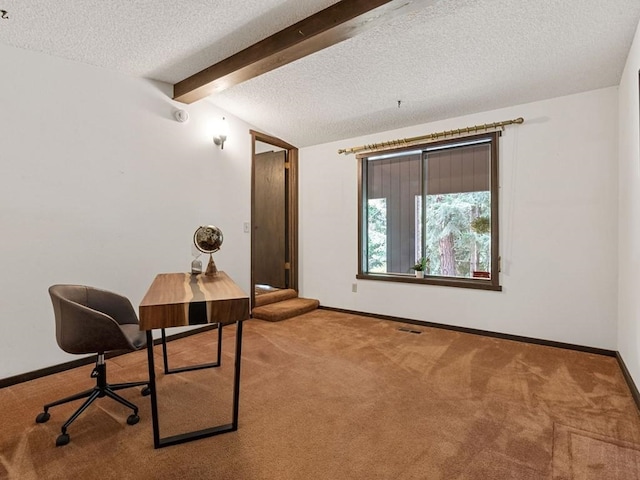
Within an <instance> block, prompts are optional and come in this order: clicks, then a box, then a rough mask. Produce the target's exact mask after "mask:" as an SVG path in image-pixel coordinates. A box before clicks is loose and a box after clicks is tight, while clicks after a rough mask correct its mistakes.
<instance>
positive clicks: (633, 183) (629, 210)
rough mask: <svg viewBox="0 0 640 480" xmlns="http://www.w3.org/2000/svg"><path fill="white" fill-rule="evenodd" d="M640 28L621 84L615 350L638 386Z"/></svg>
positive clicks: (639, 317) (639, 366)
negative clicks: (617, 311) (616, 339)
mask: <svg viewBox="0 0 640 480" xmlns="http://www.w3.org/2000/svg"><path fill="white" fill-rule="evenodd" d="M639 70H640V26H639V28H638V31H636V36H635V40H634V42H633V45H632V47H631V50H630V52H629V57H628V58H627V64H626V67H625V69H624V73H623V75H622V80H621V82H620V97H619V110H620V121H619V124H620V126H619V131H620V199H619V224H620V233H619V253H620V255H619V262H618V268H619V280H618V284H619V319H618V350H619V351H620V354H621V355H622V358H623V360H624V362H625V364H626V365H627V368H628V369H629V372H630V373H631V375H632V377H633V378H634V382H635V383H636V385H639V386H640V351H639V348H638V345H640V294H639V293H640V280H639V279H638V272H639V271H640V152H639V146H638V144H639V142H640V138H639V137H640V135H639V133H638V130H639V128H640V121H639V119H638V110H639V108H640V99H639V98H638V71H639Z"/></svg>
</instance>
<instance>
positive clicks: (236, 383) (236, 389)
mask: <svg viewBox="0 0 640 480" xmlns="http://www.w3.org/2000/svg"><path fill="white" fill-rule="evenodd" d="M243 323H244V322H236V359H235V369H234V372H233V420H232V421H231V429H232V430H233V431H236V430H237V429H238V406H239V403H240V359H241V358H242V324H243Z"/></svg>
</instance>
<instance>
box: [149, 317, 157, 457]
mask: <svg viewBox="0 0 640 480" xmlns="http://www.w3.org/2000/svg"><path fill="white" fill-rule="evenodd" d="M147 363H148V365H149V389H150V390H151V422H152V424H153V447H154V448H160V428H159V425H158V397H157V395H156V367H155V364H154V362H153V334H152V331H151V330H147Z"/></svg>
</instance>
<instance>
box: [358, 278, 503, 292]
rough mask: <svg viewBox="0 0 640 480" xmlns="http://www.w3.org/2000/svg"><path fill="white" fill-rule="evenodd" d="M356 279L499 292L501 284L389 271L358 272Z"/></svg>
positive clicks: (489, 281)
mask: <svg viewBox="0 0 640 480" xmlns="http://www.w3.org/2000/svg"><path fill="white" fill-rule="evenodd" d="M356 278H357V279H358V280H376V281H383V282H400V283H418V284H422V285H440V286H441V287H458V288H472V289H476V290H492V291H494V292H501V291H502V285H494V284H492V283H491V280H478V279H472V278H452V277H435V276H429V277H425V278H418V277H414V276H409V275H393V274H389V273H359V274H358V275H356Z"/></svg>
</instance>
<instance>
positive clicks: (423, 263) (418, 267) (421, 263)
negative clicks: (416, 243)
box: [411, 257, 429, 278]
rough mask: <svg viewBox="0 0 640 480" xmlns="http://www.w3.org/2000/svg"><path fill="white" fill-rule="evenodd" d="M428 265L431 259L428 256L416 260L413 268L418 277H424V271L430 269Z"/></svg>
mask: <svg viewBox="0 0 640 480" xmlns="http://www.w3.org/2000/svg"><path fill="white" fill-rule="evenodd" d="M428 267H429V259H428V258H426V257H420V258H419V259H418V260H416V263H415V265H414V266H413V267H411V270H414V271H415V272H416V277H417V278H424V272H425V270H427V269H428Z"/></svg>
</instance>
